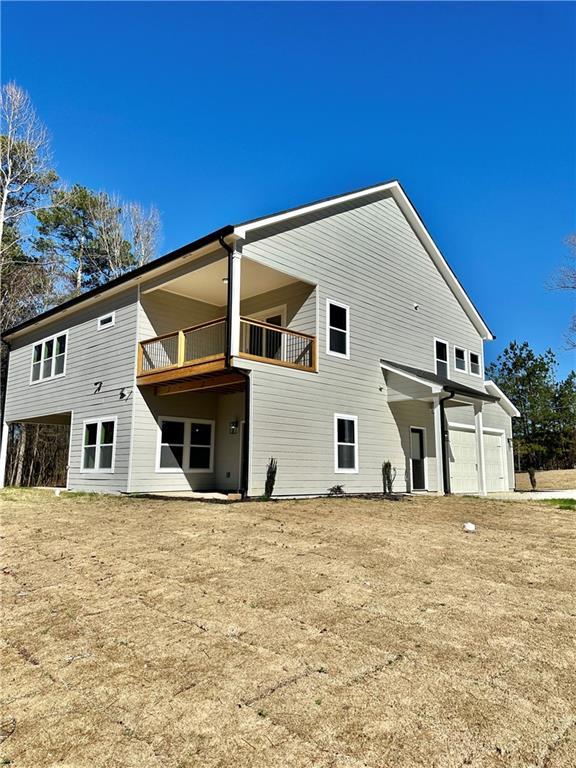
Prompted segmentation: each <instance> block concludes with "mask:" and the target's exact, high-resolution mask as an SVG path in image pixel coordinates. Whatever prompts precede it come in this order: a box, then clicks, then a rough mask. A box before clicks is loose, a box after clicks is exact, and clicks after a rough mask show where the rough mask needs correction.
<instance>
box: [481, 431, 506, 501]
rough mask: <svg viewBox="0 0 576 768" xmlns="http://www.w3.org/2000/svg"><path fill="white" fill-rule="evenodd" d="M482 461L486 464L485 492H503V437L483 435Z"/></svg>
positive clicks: (504, 486)
mask: <svg viewBox="0 0 576 768" xmlns="http://www.w3.org/2000/svg"><path fill="white" fill-rule="evenodd" d="M484 461H485V463H486V490H487V491H488V492H490V491H505V490H507V489H506V478H505V473H504V437H503V435H491V434H488V433H484Z"/></svg>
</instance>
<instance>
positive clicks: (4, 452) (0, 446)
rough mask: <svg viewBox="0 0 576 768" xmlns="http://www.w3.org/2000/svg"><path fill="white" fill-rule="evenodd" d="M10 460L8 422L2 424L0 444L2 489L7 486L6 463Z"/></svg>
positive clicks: (0, 480)
mask: <svg viewBox="0 0 576 768" xmlns="http://www.w3.org/2000/svg"><path fill="white" fill-rule="evenodd" d="M7 459H8V422H7V421H5V422H4V423H3V424H2V440H1V442H0V488H4V486H5V485H6V461H7Z"/></svg>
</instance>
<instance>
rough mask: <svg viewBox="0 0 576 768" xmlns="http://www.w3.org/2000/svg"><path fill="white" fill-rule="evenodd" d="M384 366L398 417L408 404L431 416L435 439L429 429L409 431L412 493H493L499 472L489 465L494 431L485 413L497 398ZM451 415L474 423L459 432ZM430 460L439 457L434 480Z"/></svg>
mask: <svg viewBox="0 0 576 768" xmlns="http://www.w3.org/2000/svg"><path fill="white" fill-rule="evenodd" d="M380 365H381V369H382V372H383V376H384V379H385V382H386V388H387V395H388V403H389V405H390V407H391V410H392V412H393V413H394V411H395V407H396V406H398V407H399V408H400V407H402V406H405V405H406V404H407V403H421V404H422V403H425V404H428V407H429V408H430V409H431V411H432V418H431V429H432V433H433V434H432V435H430V436H429V435H427V430H426V428H425V427H420V426H412V425H411V426H410V427H409V430H410V431H409V436H408V439H407V441H406V453H407V457H406V458H407V462H408V464H409V468H410V471H409V473H408V475H409V476H408V482H407V486H408V485H409V490H411V491H426V490H431V489H435V490H436V491H437V492H438V493H478V494H479V495H481V496H484V495H486V493H487V492H488V490H491V487H490V482H489V481H490V480H491V477H492V474H491V473H492V472H496V471H497V468H496V467H495V466H492V465H491V464H490V463H487V460H486V458H487V457H486V448H487V442H489V438H487V434H490V433H491V432H492V430H487V429H485V427H484V419H483V408H484V405H485V404H486V403H493V402H497V401H498V397H496V396H493V395H490V394H488V393H486V392H483V391H481V390H476V389H473V388H471V387H467V386H465V385H463V384H460V383H459V382H456V381H452V380H450V379H444V378H442V377H440V376H437V375H436V374H433V373H430V372H428V371H423V370H420V369H416V368H412V367H410V366H406V365H402V364H399V363H394V362H391V361H387V360H381V361H380ZM451 409H453V413H455V414H457V413H460V412H461V410H457V409H465V410H467V411H468V413H470V415H471V418H470V419H469V420H468V421H469V422H470V423H467V424H459V425H457V426H458V427H459V428H458V430H456V429H455V427H456V424H455V423H453V422H455V421H456V419H454V420H452V419H449V417H448V415H447V414H449V413H450V411H451ZM428 441H429V442H430V443H431V444H432V446H433V448H432V451H430V448H429V445H428ZM490 450H492V447H491V446H490ZM431 454H432V455H433V456H434V457H435V462H434V472H435V477H434V478H433V479H431V478H430V477H429V476H428V475H429V471H428V466H429V463H430V462H429V461H428V460H429V459H430V456H431ZM502 467H504V458H502Z"/></svg>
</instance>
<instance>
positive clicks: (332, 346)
mask: <svg viewBox="0 0 576 768" xmlns="http://www.w3.org/2000/svg"><path fill="white" fill-rule="evenodd" d="M326 353H327V354H328V355H334V356H335V357H344V358H346V359H349V357H350V307H348V306H347V305H346V304H340V303H339V302H338V301H332V300H331V299H326Z"/></svg>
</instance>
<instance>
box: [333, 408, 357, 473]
mask: <svg viewBox="0 0 576 768" xmlns="http://www.w3.org/2000/svg"><path fill="white" fill-rule="evenodd" d="M334 471H335V472H358V419H357V417H356V416H346V415H344V414H341V413H336V414H334Z"/></svg>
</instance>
